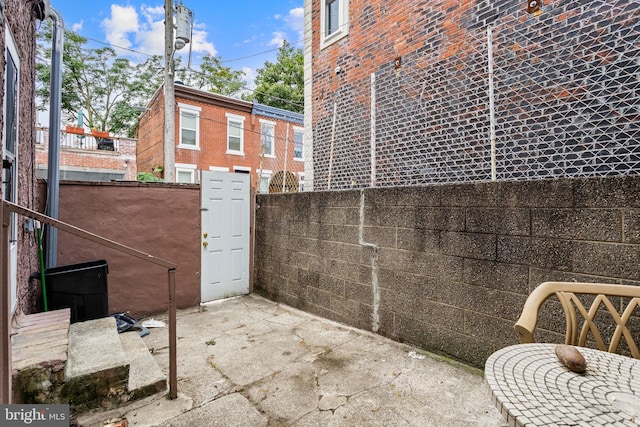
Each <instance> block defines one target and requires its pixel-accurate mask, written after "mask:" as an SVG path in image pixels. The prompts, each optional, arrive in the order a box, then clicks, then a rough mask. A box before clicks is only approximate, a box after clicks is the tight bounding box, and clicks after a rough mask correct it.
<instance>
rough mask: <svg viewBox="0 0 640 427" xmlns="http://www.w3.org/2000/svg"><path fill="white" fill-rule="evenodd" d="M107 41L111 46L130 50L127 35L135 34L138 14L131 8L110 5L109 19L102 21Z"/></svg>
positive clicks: (130, 44)
mask: <svg viewBox="0 0 640 427" xmlns="http://www.w3.org/2000/svg"><path fill="white" fill-rule="evenodd" d="M102 28H103V29H104V31H105V33H106V37H107V41H108V42H109V43H111V44H112V45H115V46H119V47H124V48H131V46H132V43H131V41H130V40H129V37H128V35H129V33H136V32H137V31H138V29H139V27H138V12H136V9H135V8H134V7H133V6H120V5H117V4H112V5H111V17H109V18H106V19H104V20H103V21H102Z"/></svg>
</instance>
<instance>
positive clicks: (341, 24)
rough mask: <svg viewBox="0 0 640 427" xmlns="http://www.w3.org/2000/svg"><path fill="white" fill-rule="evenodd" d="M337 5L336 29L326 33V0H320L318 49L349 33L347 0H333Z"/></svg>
mask: <svg viewBox="0 0 640 427" xmlns="http://www.w3.org/2000/svg"><path fill="white" fill-rule="evenodd" d="M335 1H337V2H339V5H338V8H339V9H338V16H339V17H338V29H337V30H336V31H334V32H333V34H329V35H326V34H327V29H326V22H327V21H326V12H325V11H326V9H327V0H321V1H320V50H322V49H324V48H326V47H328V46H331V45H332V44H333V43H335V42H337V41H338V40H341V39H343V38H345V37H346V36H348V35H349V0H335Z"/></svg>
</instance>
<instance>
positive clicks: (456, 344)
mask: <svg viewBox="0 0 640 427" xmlns="http://www.w3.org/2000/svg"><path fill="white" fill-rule="evenodd" d="M639 192H640V177H619V178H584V179H561V180H538V181H520V182H518V181H513V182H499V183H476V184H458V185H434V186H417V187H396V188H372V189H365V190H346V191H338V192H313V193H300V194H285V195H258V196H257V205H258V206H259V208H258V210H257V216H256V250H255V284H254V289H255V291H256V292H258V293H260V294H262V295H264V296H266V297H268V298H270V299H273V300H275V301H279V302H283V303H285V304H288V305H291V306H293V307H296V308H299V309H302V310H305V311H308V312H311V313H314V314H317V315H321V316H323V317H327V318H329V319H332V320H336V321H339V322H342V323H345V324H349V325H352V326H355V327H359V328H363V329H367V330H372V331H374V332H377V333H380V334H382V335H385V336H388V337H390V338H392V339H395V340H398V341H402V342H408V343H411V344H414V345H417V346H419V347H422V348H424V349H427V350H430V351H435V352H440V353H445V354H447V355H450V356H452V357H454V358H456V359H459V360H462V361H465V362H467V363H470V364H472V365H476V366H479V367H482V366H483V365H484V362H485V360H486V358H487V357H488V356H489V355H490V354H491V353H492V352H493V351H495V350H497V349H499V348H502V347H505V346H507V345H510V344H515V343H517V335H516V333H515V331H514V329H513V325H514V323H515V321H516V320H517V318H518V316H519V315H520V312H521V310H522V307H523V305H524V302H525V300H526V298H527V296H528V294H529V293H530V292H531V291H532V290H533V289H534V288H535V287H536V286H538V285H539V284H540V283H542V282H544V281H547V280H569V281H586V282H607V283H622V284H631V285H640V268H639V265H640V199H639V198H638V197H637V195H638V194H639ZM540 327H541V328H542V329H540V330H539V331H538V333H537V337H539V338H540V339H544V340H552V341H562V340H563V337H564V316H563V314H562V312H561V311H560V308H559V306H558V305H554V303H553V302H549V303H546V304H545V306H544V309H543V311H542V314H541V319H540ZM632 328H633V329H632V330H633V332H632V333H634V334H636V335H637V334H639V333H640V319H635V320H634V321H633V322H632Z"/></svg>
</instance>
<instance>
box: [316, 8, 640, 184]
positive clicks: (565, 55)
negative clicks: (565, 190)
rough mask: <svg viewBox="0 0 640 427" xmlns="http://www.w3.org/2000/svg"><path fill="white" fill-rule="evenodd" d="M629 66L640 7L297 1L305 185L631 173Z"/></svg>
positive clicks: (635, 144) (638, 160) (635, 124)
mask: <svg viewBox="0 0 640 427" xmlns="http://www.w3.org/2000/svg"><path fill="white" fill-rule="evenodd" d="M638 57H640V2H638V1H627V0H609V1H603V0H598V1H589V2H571V1H562V0H543V1H541V2H540V1H536V2H533V1H526V0H522V1H510V0H496V1H486V0H455V1H452V0H447V1H436V2H433V1H426V0H401V1H394V2H388V1H382V0H372V1H360V0H305V120H306V123H305V125H306V126H305V128H306V129H308V130H309V132H310V134H308V135H307V138H306V139H305V141H306V143H307V144H308V145H309V147H308V150H307V151H308V152H309V154H310V155H311V154H312V155H313V159H312V161H310V162H309V164H308V168H307V170H306V171H305V174H306V177H307V180H308V181H309V180H312V183H313V189H315V190H319V189H327V188H329V187H330V188H332V189H341V188H354V187H355V188H361V187H369V186H397V185H420V184H429V183H454V182H478V181H490V180H514V179H540V178H560V177H589V176H613V175H626V174H638V173H640V120H638V117H640V115H639V112H638V105H640V93H639V92H638V90H637V89H638V78H637V76H638V71H639V70H640V65H639V64H638V61H637V58H638ZM311 130H312V133H311ZM308 187H310V185H308Z"/></svg>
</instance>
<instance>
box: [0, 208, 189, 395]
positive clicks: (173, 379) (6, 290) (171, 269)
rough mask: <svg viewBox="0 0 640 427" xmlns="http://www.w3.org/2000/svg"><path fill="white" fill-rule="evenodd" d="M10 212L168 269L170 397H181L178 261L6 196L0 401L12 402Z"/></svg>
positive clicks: (0, 272) (0, 211)
mask: <svg viewBox="0 0 640 427" xmlns="http://www.w3.org/2000/svg"><path fill="white" fill-rule="evenodd" d="M11 213H16V214H19V215H22V216H25V217H28V218H32V219H36V220H38V221H40V222H43V223H45V224H49V225H51V226H53V227H56V228H58V229H59V230H63V231H66V232H68V233H70V234H73V235H75V236H78V237H82V238H83V239H87V240H90V241H92V242H95V243H98V244H100V245H102V246H106V247H109V248H111V249H115V250H117V251H119V252H122V253H125V254H128V255H131V256H134V257H136V258H139V259H142V260H145V261H148V262H150V263H153V264H156V265H159V266H162V267H166V268H167V271H168V279H167V280H168V287H169V289H168V290H169V398H171V399H175V398H176V397H178V375H177V361H176V360H177V359H176V280H175V272H176V264H175V263H173V262H171V261H166V260H164V259H162V258H158V257H155V256H153V255H150V254H148V253H145V252H142V251H139V250H137V249H133V248H131V247H129V246H125V245H123V244H120V243H118V242H115V241H113V240H109V239H106V238H104V237H102V236H98V235H97V234H93V233H90V232H88V231H86V230H83V229H81V228H78V227H75V226H73V225H71V224H67V223H65V222H62V221H59V220H57V219H54V218H51V217H49V216H46V215H43V214H41V213H39V212H35V211H33V210H31V209H27V208H25V207H22V206H19V205H16V204H14V203H11V202H9V201H6V200H2V203H0V217H1V218H2V230H1V232H0V240H1V241H2V242H1V245H2V252H1V254H2V255H1V257H2V259H1V260H0V276H2V280H1V292H0V340H1V345H0V352H1V353H0V356H2V360H3V361H4V363H2V364H1V365H2V366H0V373H1V374H2V375H1V380H0V382H1V384H0V403H2V404H9V403H11V393H12V392H11V320H10V310H11V309H10V304H11V289H10V286H9V237H10V236H9V234H10V233H9V230H8V228H9V224H10V223H11Z"/></svg>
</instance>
